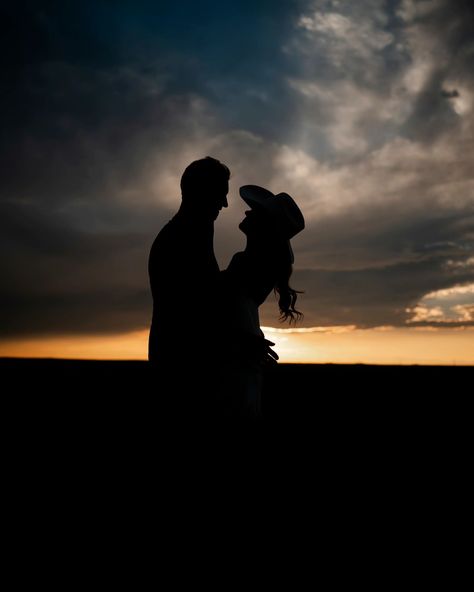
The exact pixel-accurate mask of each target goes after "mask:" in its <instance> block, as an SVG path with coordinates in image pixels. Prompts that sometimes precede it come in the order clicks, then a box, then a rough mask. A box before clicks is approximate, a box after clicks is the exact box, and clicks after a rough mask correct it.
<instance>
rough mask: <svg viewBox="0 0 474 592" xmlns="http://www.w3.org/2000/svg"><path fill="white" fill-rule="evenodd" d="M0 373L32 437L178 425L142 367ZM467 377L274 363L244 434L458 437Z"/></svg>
mask: <svg viewBox="0 0 474 592" xmlns="http://www.w3.org/2000/svg"><path fill="white" fill-rule="evenodd" d="M185 371H186V369H185V368H183V372H185ZM0 372H1V376H2V382H3V389H2V391H3V396H2V399H3V406H4V411H6V410H7V409H8V408H10V410H11V412H12V414H13V415H12V420H14V421H18V422H21V421H22V422H23V423H24V425H28V424H30V429H31V430H32V432H38V435H39V433H40V430H41V429H44V430H47V429H49V430H52V431H57V432H58V433H59V432H61V431H62V430H64V431H65V434H64V435H66V434H68V433H76V432H81V433H82V434H87V433H91V431H92V433H93V434H94V435H95V436H96V437H99V436H100V433H102V434H107V433H108V434H109V435H110V436H113V437H116V436H118V435H119V434H121V433H124V434H125V433H129V434H135V436H136V437H137V438H140V437H143V435H144V433H146V434H148V435H151V434H153V433H155V434H156V433H160V431H161V430H166V429H168V431H171V430H172V428H175V427H176V426H177V425H179V419H178V422H177V424H176V422H175V425H173V422H171V421H170V419H171V418H170V417H169V414H168V415H167V412H168V411H169V409H168V407H167V401H168V400H170V399H172V398H173V393H172V392H171V393H168V395H166V394H165V395H164V393H163V392H160V388H159V387H157V385H156V381H155V379H154V377H153V375H152V373H151V371H150V367H149V365H148V363H147V362H115V361H107V362H102V361H76V360H35V359H30V360H26V359H6V358H4V359H0ZM473 378H474V367H469V366H464V367H462V366H457V367H455V366H447V367H435V366H369V365H339V364H325V365H316V364H314V365H299V364H287V365H285V364H279V365H277V366H275V367H274V368H273V369H271V370H270V371H268V373H267V375H266V379H265V388H264V393H263V412H264V413H263V415H264V419H263V422H262V423H261V424H260V425H259V426H258V428H257V429H256V430H255V429H254V428H252V431H256V432H258V433H260V432H267V431H268V430H270V432H272V433H273V435H274V436H278V433H279V431H280V436H281V437H284V436H285V434H288V433H289V432H294V434H296V435H297V434H298V432H299V429H300V428H301V427H303V426H304V428H305V433H306V434H309V435H311V434H314V435H315V436H316V437H321V436H322V435H324V437H325V439H326V441H327V440H328V439H329V440H333V439H335V440H336V441H344V442H348V441H349V440H350V439H355V440H356V441H360V439H361V438H364V437H367V436H368V435H370V436H371V437H372V438H374V437H378V438H382V439H386V438H387V437H388V434H391V435H392V436H393V437H394V438H396V439H399V440H400V441H401V442H403V440H404V438H405V437H408V438H409V439H413V438H418V437H419V438H422V437H429V435H432V434H433V435H434V434H437V435H438V436H439V435H442V434H443V433H449V434H450V435H451V436H452V437H458V436H460V434H459V433H458V428H459V429H461V428H462V426H464V425H465V422H466V421H467V418H468V417H470V410H469V407H470V406H469V403H470V400H471V399H472V393H473V392H474V391H473V389H472V384H473ZM192 394H193V400H194V398H195V397H202V396H203V395H202V394H201V393H198V392H196V393H192ZM468 410H469V411H468ZM192 423H193V422H192V421H191V424H192ZM216 423H218V422H217V421H216V422H214V424H216ZM40 426H42V427H40ZM189 427H190V426H189V425H187V428H189ZM194 427H195V428H197V426H194ZM197 431H199V429H198V428H197ZM461 432H462V429H461ZM104 437H105V436H104Z"/></svg>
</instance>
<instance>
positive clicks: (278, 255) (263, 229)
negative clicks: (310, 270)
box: [239, 205, 302, 324]
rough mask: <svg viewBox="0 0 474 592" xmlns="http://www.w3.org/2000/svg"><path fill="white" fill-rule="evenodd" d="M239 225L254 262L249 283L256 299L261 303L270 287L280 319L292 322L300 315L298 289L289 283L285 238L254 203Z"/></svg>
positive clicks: (288, 251) (290, 270)
mask: <svg viewBox="0 0 474 592" xmlns="http://www.w3.org/2000/svg"><path fill="white" fill-rule="evenodd" d="M239 228H240V229H241V230H242V232H243V233H244V234H245V235H246V236H247V248H246V252H247V253H248V254H249V255H250V256H251V258H252V261H254V262H255V263H256V269H255V273H254V277H253V278H252V284H253V286H254V289H255V293H254V297H255V299H256V301H257V303H258V304H261V303H263V302H264V300H265V299H266V298H267V296H268V294H269V293H270V292H271V291H272V290H274V292H275V294H276V295H277V297H278V305H279V308H280V320H281V321H287V320H289V322H290V324H292V323H295V322H296V321H297V320H298V319H299V318H300V317H302V313H301V312H300V311H298V310H297V309H296V308H295V304H296V300H297V297H298V296H297V295H298V294H299V293H301V292H298V291H297V290H294V289H293V288H292V287H291V286H290V285H289V280H290V277H291V274H292V273H293V265H292V263H293V251H292V249H291V246H290V242H289V240H287V239H286V238H283V237H282V236H281V234H280V233H279V232H278V231H277V229H275V225H274V224H273V223H272V220H271V218H269V216H268V214H267V213H266V212H265V210H264V209H263V208H260V207H258V205H256V206H255V207H253V208H252V209H251V210H247V211H246V212H245V218H244V219H243V220H242V222H241V223H240V225H239Z"/></svg>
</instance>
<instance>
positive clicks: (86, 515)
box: [0, 359, 474, 583]
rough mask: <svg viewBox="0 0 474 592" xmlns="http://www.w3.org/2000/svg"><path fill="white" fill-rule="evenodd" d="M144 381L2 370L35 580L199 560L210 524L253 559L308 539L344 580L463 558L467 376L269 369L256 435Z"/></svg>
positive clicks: (403, 370) (105, 367) (22, 534)
mask: <svg viewBox="0 0 474 592" xmlns="http://www.w3.org/2000/svg"><path fill="white" fill-rule="evenodd" d="M149 370H150V369H149V367H148V364H147V363H145V362H92V361H84V362H83V361H65V360H57V361H54V360H8V359H3V360H0V371H1V377H2V387H3V388H2V395H1V414H0V417H1V425H2V436H3V443H4V446H3V455H2V459H3V460H2V484H3V485H2V493H3V508H4V514H5V516H6V517H7V518H8V520H10V521H11V523H12V528H11V529H10V530H9V533H10V534H9V538H8V543H9V546H10V548H11V549H14V548H24V546H25V545H26V546H27V547H28V548H29V549H31V554H30V555H29V557H36V558H37V560H36V563H35V565H36V566H37V569H40V570H41V569H43V570H44V569H45V566H48V565H52V564H50V563H48V562H50V560H53V559H54V562H53V563H54V568H53V567H51V570H52V571H54V573H56V571H57V565H58V564H59V563H61V564H62V565H65V566H67V565H70V562H71V561H73V558H76V559H75V560H74V561H76V560H77V561H79V563H81V562H82V561H86V560H85V559H82V558H83V557H85V555H84V554H85V553H86V554H87V553H89V555H90V554H91V553H93V554H94V556H95V557H97V558H98V559H97V560H98V561H99V562H102V561H103V557H104V556H111V557H115V558H117V557H121V558H122V560H123V561H125V563H127V562H128V561H129V558H130V557H131V556H135V555H137V556H138V558H139V560H140V561H145V562H148V561H150V562H151V563H152V564H153V565H155V564H154V562H155V560H156V552H157V550H158V547H157V545H161V546H162V545H164V546H165V549H167V553H168V554H169V553H171V554H172V555H173V553H174V551H173V550H176V549H181V548H182V545H183V544H184V543H186V544H189V541H191V548H192V549H193V551H192V553H193V554H195V553H197V549H200V548H202V545H203V540H204V539H203V537H204V535H205V534H206V533H208V532H209V528H210V526H209V525H210V522H211V519H212V521H213V524H214V526H213V528H214V529H216V526H215V525H216V524H217V525H218V527H217V531H216V530H214V531H213V532H214V535H213V536H214V543H215V544H216V545H217V546H218V547H219V541H225V540H228V539H229V537H230V538H231V539H235V540H237V538H238V537H237V534H236V533H239V536H241V537H243V539H244V540H245V541H246V543H245V553H246V554H248V553H249V549H253V552H255V554H256V556H257V557H258V556H261V554H262V553H263V552H264V548H265V549H266V548H267V547H268V544H269V539H270V542H271V541H272V540H273V542H274V543H275V545H277V546H279V547H280V551H283V552H284V555H285V556H286V555H287V554H288V552H289V547H292V546H293V539H292V538H291V537H290V538H288V535H283V533H284V531H285V529H287V530H289V531H290V532H291V531H293V532H294V533H295V536H296V537H300V534H296V533H300V532H304V533H305V534H304V535H302V538H301V540H300V543H302V541H306V542H304V544H303V547H304V550H305V552H306V553H311V560H309V557H307V558H306V559H307V560H308V561H311V563H309V564H308V565H313V562H314V561H319V562H320V563H321V562H322V563H323V564H324V565H326V564H327V566H329V568H328V569H329V570H330V571H331V573H332V574H339V575H340V572H341V570H342V571H343V572H344V573H345V571H347V570H349V572H348V574H349V575H350V577H351V578H352V577H353V573H354V570H357V569H361V566H366V568H367V573H369V572H370V573H371V574H372V573H373V570H374V566H375V565H379V566H383V565H385V563H384V562H387V561H388V560H389V559H390V561H389V563H390V562H392V563H393V565H392V567H390V568H384V569H385V575H384V581H392V580H391V577H392V576H391V575H390V577H389V574H393V573H398V570H399V566H400V561H402V563H405V564H406V562H407V561H408V562H410V561H412V560H413V562H414V564H416V565H418V564H419V562H420V557H421V556H422V555H423V554H425V556H428V558H433V557H435V556H436V553H440V550H442V552H441V553H440V554H441V556H442V561H443V562H445V561H446V552H447V551H446V549H447V547H449V548H450V549H452V552H453V553H454V555H455V556H456V558H457V560H459V558H460V557H463V556H464V555H465V554H466V553H467V552H468V547H467V546H465V545H464V544H461V541H462V540H464V535H463V536H461V537H460V532H461V531H463V529H464V528H465V526H464V525H466V519H467V515H468V514H469V513H470V512H471V510H470V506H471V505H472V503H471V502H472V495H471V493H470V492H472V489H471V486H470V481H471V477H470V475H471V473H472V444H473V437H472V432H473V430H472V417H473V416H472V410H471V401H472V398H473V389H472V383H473V377H474V368H472V367H421V366H414V367H395V366H364V365H355V366H345V365H283V364H282V365H278V366H276V367H275V368H274V369H273V371H272V372H271V373H269V374H268V376H267V381H266V388H265V392H264V420H263V422H262V423H260V424H259V425H257V426H253V427H252V426H249V425H239V426H231V425H230V424H229V423H226V422H219V421H217V422H216V423H215V424H206V423H205V422H203V421H202V420H201V419H199V418H197V419H196V418H195V420H194V421H190V422H184V423H181V422H180V421H179V418H178V419H176V418H174V419H173V418H172V417H170V416H169V414H168V413H167V412H166V410H167V407H166V405H163V404H162V397H163V393H160V392H159V391H157V389H156V387H155V385H154V383H153V381H152V375H151V373H150V371H149ZM236 427H237V429H236ZM466 528H467V526H466ZM466 532H467V533H469V532H470V531H469V530H467V531H466ZM206 536H207V535H206ZM459 537H460V538H459ZM264 540H265V541H266V542H265V545H263V541H264ZM313 542H314V543H315V544H316V543H317V545H318V548H319V550H318V551H316V548H314V549H313V547H312V546H311V545H312V544H313ZM15 545H16V547H15ZM18 546H20V547H18ZM72 549H73V550H74V552H73V553H72V551H71V550H72ZM220 551H221V552H222V553H223V554H224V555H227V556H228V555H229V548H228V547H225V546H224V548H223V549H220ZM313 551H314V553H313ZM302 552H303V549H300V551H299V556H300V558H301V553H302ZM71 553H72V554H71ZM158 554H160V553H158ZM245 556H247V555H245ZM238 557H240V556H238ZM341 557H343V558H344V559H343V561H342V563H343V565H342V564H341ZM410 557H411V558H412V559H410ZM143 558H145V559H143ZM240 560H241V558H240V559H239V562H240ZM74 561H73V563H74ZM259 561H260V560H259ZM366 562H369V563H368V564H367V563H366ZM431 563H432V562H431V559H430V564H429V565H430V567H429V568H427V569H431V570H432V572H433V573H435V571H433V570H435V567H434V566H432V565H431ZM29 564H30V560H29ZM252 565H253V564H252ZM350 565H352V567H350V568H349V567H347V566H350ZM181 567H182V566H181ZM320 567H321V566H320ZM21 569H24V566H21ZM48 569H49V568H48ZM71 569H72V568H71ZM71 569H70V570H69V572H68V573H69V576H68V577H71V574H72V573H76V568H74V569H72V571H71ZM271 569H272V570H273V573H277V572H278V568H277V567H276V566H275V565H273V566H272V567H271ZM364 569H365V568H364ZM79 571H80V570H79ZM112 571H114V573H119V572H120V571H121V568H119V566H118V565H115V564H114V566H113V570H112ZM35 573H36V572H35ZM48 573H51V571H48ZM450 573H451V572H450ZM331 577H333V576H331ZM365 577H366V576H364V578H365ZM423 577H424V576H423ZM387 578H389V579H387ZM364 581H365V579H364ZM405 583H406V582H405Z"/></svg>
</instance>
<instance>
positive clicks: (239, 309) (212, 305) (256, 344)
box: [148, 156, 304, 419]
mask: <svg viewBox="0 0 474 592" xmlns="http://www.w3.org/2000/svg"><path fill="white" fill-rule="evenodd" d="M229 178H230V171H229V169H228V168H227V167H226V166H225V165H224V164H222V163H221V162H219V161H218V160H216V159H214V158H211V157H209V156H207V157H206V158H203V159H201V160H196V161H194V162H192V163H191V164H190V165H189V166H188V167H187V168H186V170H185V171H184V173H183V176H182V178H181V193H182V203H181V206H180V208H179V211H178V212H177V213H176V215H175V216H174V217H173V218H172V219H171V220H170V221H169V222H168V223H167V224H166V225H165V226H164V227H163V228H162V230H161V231H160V232H159V234H158V236H157V237H156V239H155V241H154V243H153V246H152V248H151V252H150V258H149V268H148V269H149V276H150V285H151V291H152V295H153V319H152V323H151V329H150V339H149V360H150V362H151V364H152V367H153V368H154V369H156V380H157V396H158V397H159V398H160V401H161V402H162V404H163V410H164V411H169V410H172V411H173V413H176V414H177V415H178V416H179V414H181V413H183V414H187V415H188V417H189V416H194V415H195V416H196V418H202V417H207V418H222V417H228V418H245V419H258V418H259V417H260V416H261V391H262V377H263V368H264V367H265V365H266V364H272V363H276V360H277V359H278V356H277V354H276V353H275V352H274V351H273V350H272V349H271V347H270V346H272V345H274V344H273V343H271V342H270V341H268V340H266V339H265V337H264V334H263V332H262V331H261V329H260V321H259V315H258V308H259V306H260V305H261V304H262V303H263V302H264V301H265V299H266V298H267V296H268V295H269V294H270V292H272V290H275V292H276V293H277V295H278V304H279V309H280V313H281V317H280V318H281V320H289V321H290V322H292V321H295V320H296V319H297V318H298V317H299V316H300V315H301V313H300V312H299V311H297V310H296V308H295V304H296V299H297V292H296V291H295V290H293V289H292V288H291V287H290V286H289V279H290V276H291V273H292V264H293V262H294V257H293V251H292V249H291V245H290V239H291V238H292V237H293V236H295V235H296V234H297V233H298V232H300V231H301V230H303V228H304V218H303V215H302V213H301V211H300V209H299V208H298V206H297V205H296V203H295V202H294V200H293V199H292V198H291V197H290V196H289V195H288V194H286V193H279V194H277V195H274V194H273V193H271V192H270V191H268V190H266V189H264V188H262V187H258V186H256V185H244V186H243V187H241V188H240V195H241V197H242V199H243V200H244V201H245V202H246V203H247V204H248V205H249V206H250V210H248V211H246V212H245V218H244V220H242V222H241V223H240V225H239V228H240V230H241V231H242V232H243V233H244V234H245V235H246V237H247V245H246V248H245V250H244V251H242V252H239V253H236V254H235V255H234V256H233V258H232V260H231V262H230V264H229V265H228V267H227V269H225V270H223V271H220V270H219V266H218V264H217V261H216V257H215V255H214V246H213V239H214V222H215V220H216V219H217V217H218V215H219V212H220V210H221V209H222V208H223V207H227V205H228V203H227V194H228V192H229ZM175 419H176V417H175ZM178 419H179V418H178Z"/></svg>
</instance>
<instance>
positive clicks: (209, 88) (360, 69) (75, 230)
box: [0, 0, 474, 335]
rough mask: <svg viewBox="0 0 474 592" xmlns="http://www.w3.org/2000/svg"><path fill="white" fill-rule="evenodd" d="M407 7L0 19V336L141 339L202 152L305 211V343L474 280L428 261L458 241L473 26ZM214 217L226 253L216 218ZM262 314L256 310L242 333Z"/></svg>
mask: <svg viewBox="0 0 474 592" xmlns="http://www.w3.org/2000/svg"><path fill="white" fill-rule="evenodd" d="M423 5H425V4H423ZM414 6H415V5H414V4H413V3H411V2H404V3H402V2H398V1H393V2H392V1H390V2H384V1H381V0H380V1H379V0H366V1H365V2H358V3H354V2H330V1H324V2H323V1H317V0H316V1H315V2H299V1H291V2H274V1H271V0H268V1H267V0H265V1H261V2H256V3H255V2H252V1H250V0H249V1H247V0H246V1H242V2H238V3H236V2H210V1H205V2H199V3H196V2H184V3H182V2H181V3H171V2H151V1H150V2H144V1H142V2H131V1H130V2H128V1H125V2H108V1H105V0H103V1H97V0H96V1H94V2H92V1H91V2H77V3H69V2H59V1H58V2H42V3H37V2H23V3H22V4H21V8H19V7H13V5H12V7H10V8H4V9H2V10H3V14H2V17H3V18H2V21H1V25H0V26H1V27H2V36H1V40H0V43H1V52H0V59H1V60H2V80H3V82H2V88H1V94H0V113H1V115H2V126H1V129H0V156H1V159H0V166H1V182H0V230H1V235H0V236H1V248H2V260H1V267H0V270H1V274H2V288H1V291H0V298H1V311H0V331H1V333H2V334H3V335H15V334H33V333H67V332H87V333H89V332H101V331H103V332H105V331H107V332H109V331H125V330H133V329H136V328H142V327H146V326H148V324H149V319H150V312H151V298H150V295H149V292H148V279H147V272H146V264H147V256H148V250H149V247H150V244H151V241H152V240H153V238H154V235H155V233H156V231H157V230H158V229H159V228H160V227H161V225H162V224H163V223H164V222H165V221H166V220H167V219H168V218H169V217H170V213H171V211H172V210H174V209H175V208H176V205H177V202H176V200H177V197H178V195H179V190H178V187H179V185H178V183H179V175H180V173H181V172H182V170H183V169H184V166H185V165H186V164H188V162H189V160H190V159H191V158H194V157H198V156H204V155H206V154H211V155H212V156H215V157H217V158H220V159H221V160H223V161H224V162H226V164H228V165H229V166H230V168H231V170H232V173H233V184H234V185H233V189H232V190H233V191H234V193H235V191H236V187H237V186H238V185H239V184H243V183H247V182H251V183H259V184H262V185H267V186H270V187H271V188H272V189H273V190H275V191H277V190H278V191H280V190H285V191H288V192H290V193H292V194H294V195H295V197H296V198H297V199H298V200H300V201H301V203H302V205H303V206H304V207H305V213H306V215H307V229H306V231H305V232H304V233H302V235H301V236H299V237H298V238H297V240H296V241H295V245H296V254H297V269H296V271H295V276H294V281H293V283H294V285H295V287H296V288H301V289H303V290H305V294H304V295H303V296H302V297H301V305H302V309H303V311H304V312H305V325H306V326H310V325H314V324H317V325H324V324H329V325H337V324H354V323H355V324H358V325H360V326H363V327H369V326H376V325H381V324H382V325H386V324H394V325H403V324H404V323H405V321H406V320H407V313H406V308H408V307H413V306H414V305H416V303H417V301H419V300H420V299H421V298H422V297H423V296H424V294H426V293H428V292H431V291H434V290H438V289H441V288H444V287H449V286H451V285H453V283H463V282H464V283H466V282H469V281H474V278H473V276H472V273H471V270H472V267H470V266H469V265H467V266H466V267H463V266H462V265H459V266H457V267H456V265H452V266H449V265H448V262H449V261H454V262H455V263H456V262H458V263H462V262H463V261H465V260H467V259H468V257H469V255H470V254H471V253H472V250H473V243H474V228H473V223H472V216H471V214H472V210H471V206H472V174H471V173H470V172H469V171H470V170H471V168H472V163H471V162H470V161H471V160H472V159H471V158H470V156H469V154H470V153H469V150H468V147H469V144H468V143H467V142H468V140H467V139H466V138H469V128H468V125H469V122H472V110H471V111H469V108H468V107H464V105H468V100H469V97H470V95H469V93H470V92H472V90H473V87H472V84H471V83H472V57H473V53H472V47H473V46H472V42H473V35H472V23H473V19H472V10H473V9H472V6H471V3H470V2H447V1H446V2H442V3H439V5H437V7H436V8H434V9H433V10H430V11H428V12H426V11H425V12H420V11H418V12H417V11H416V10H415V9H414V8H413V7H414ZM302 19H303V20H302ZM304 19H306V20H304ZM437 52H439V53H437ZM425 55H428V56H429V57H432V58H433V59H432V62H433V63H431V62H429V60H428V62H429V63H425V62H423V60H422V57H423V56H425ZM439 55H443V56H444V57H445V60H444V61H442V62H440V63H438V61H437V60H438V57H439ZM459 101H461V103H459ZM462 101H467V102H466V103H462ZM456 109H457V110H456ZM458 111H462V115H459V113H458ZM421 144H423V145H424V146H425V148H423V150H421V149H420V145H421ZM471 146H472V145H471ZM430 150H431V152H430ZM471 154H472V151H471ZM448 160H449V162H448ZM301 171H303V172H301ZM470 179H471V184H469V183H470V181H469V180H470ZM380 194H382V195H386V196H387V200H386V201H387V203H386V204H385V205H383V204H382V205H380V204H379V201H378V200H379V199H380V198H379V196H380ZM229 209H231V208H229ZM222 218H223V221H221V219H220V220H219V224H222V225H223V226H225V230H226V232H222V231H220V230H219V227H218V228H217V233H216V251H217V254H218V256H219V253H225V254H226V256H228V255H230V253H231V252H233V250H235V240H234V239H232V240H234V242H232V240H231V239H229V238H228V234H229V233H228V232H227V230H228V229H229V228H230V226H231V225H234V226H235V227H236V226H237V223H238V220H237V219H236V218H233V219H232V216H231V215H227V217H226V218H225V217H224V215H223V216H222ZM221 261H222V259H221ZM276 316H277V315H275V307H274V303H272V302H271V301H270V303H269V304H267V305H265V307H264V310H263V314H262V320H263V322H264V323H265V324H273V325H275V324H276Z"/></svg>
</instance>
